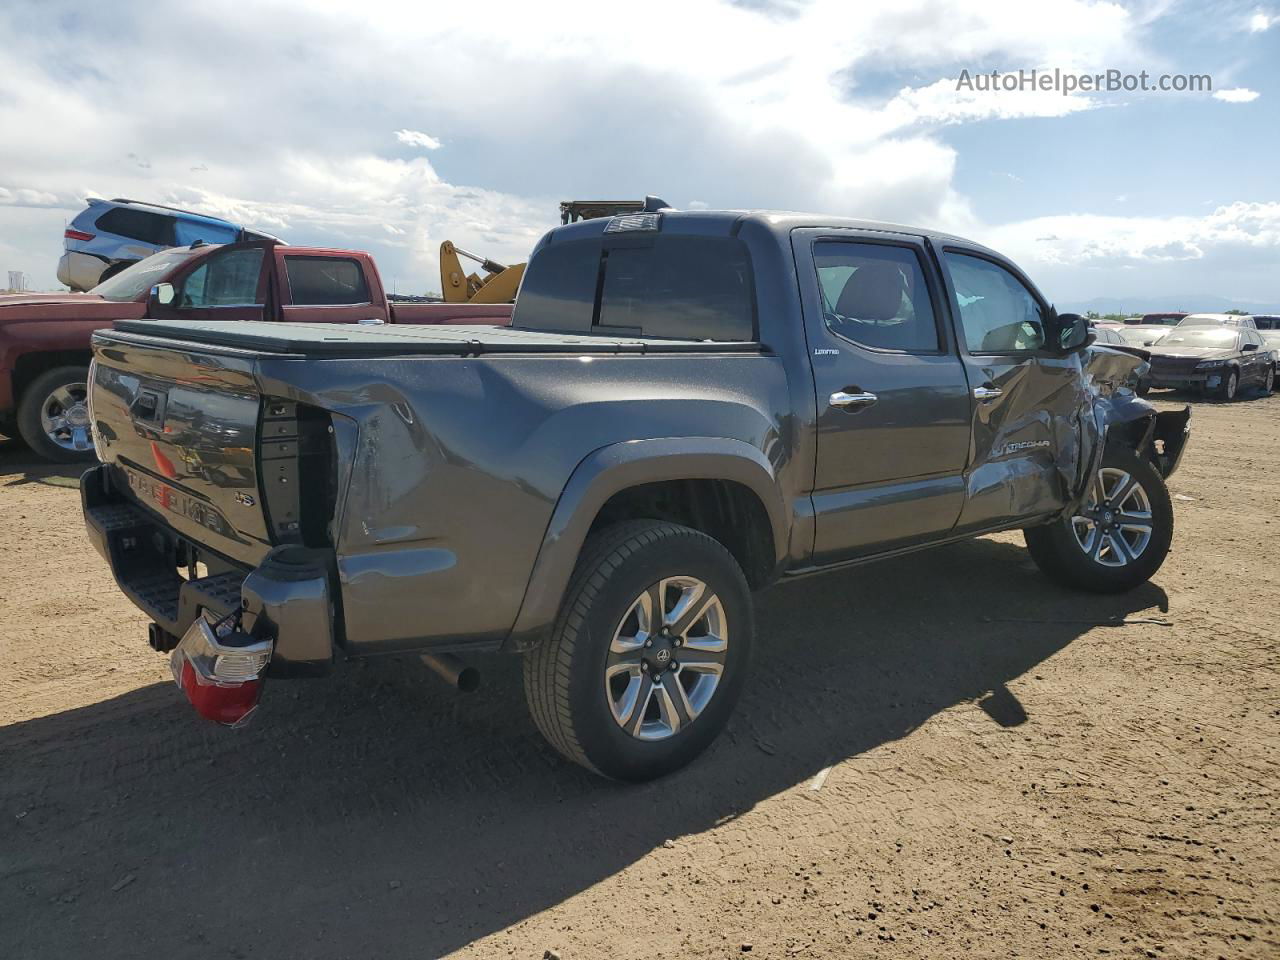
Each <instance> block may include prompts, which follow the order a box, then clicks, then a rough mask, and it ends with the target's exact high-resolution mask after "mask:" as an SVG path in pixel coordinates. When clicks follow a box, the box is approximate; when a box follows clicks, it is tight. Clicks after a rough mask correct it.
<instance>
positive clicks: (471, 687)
mask: <svg viewBox="0 0 1280 960" xmlns="http://www.w3.org/2000/svg"><path fill="white" fill-rule="evenodd" d="M419 658H420V659H421V660H422V662H423V663H425V664H426V665H427V666H428V667H430V668H431V669H432V670H434V671H435V672H436V673H438V674H439V675H440V678H441V679H442V680H444V682H445V683H447V684H449V685H450V686H451V687H456V688H457V689H458V690H459V691H460V692H462V693H474V692H475V691H476V690H479V689H480V671H479V670H477V669H476V668H475V667H473V666H470V665H469V664H466V663H463V662H462V661H461V660H459V659H458V658H457V657H455V656H454V655H453V654H451V653H424V654H421V655H420V657H419Z"/></svg>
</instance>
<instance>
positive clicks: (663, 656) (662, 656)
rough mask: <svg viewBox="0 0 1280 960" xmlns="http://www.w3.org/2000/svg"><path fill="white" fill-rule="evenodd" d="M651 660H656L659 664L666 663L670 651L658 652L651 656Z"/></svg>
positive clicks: (669, 656)
mask: <svg viewBox="0 0 1280 960" xmlns="http://www.w3.org/2000/svg"><path fill="white" fill-rule="evenodd" d="M653 658H654V659H655V660H657V661H658V662H659V663H666V662H667V661H668V660H670V659H671V651H670V650H665V649H664V650H659V651H658V652H657V653H655V654H654V655H653Z"/></svg>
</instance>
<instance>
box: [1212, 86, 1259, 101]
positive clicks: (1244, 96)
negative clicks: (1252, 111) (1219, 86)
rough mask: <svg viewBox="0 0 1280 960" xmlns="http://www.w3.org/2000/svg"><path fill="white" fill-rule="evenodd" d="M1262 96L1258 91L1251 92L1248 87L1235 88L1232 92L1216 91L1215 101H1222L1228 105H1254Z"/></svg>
mask: <svg viewBox="0 0 1280 960" xmlns="http://www.w3.org/2000/svg"><path fill="white" fill-rule="evenodd" d="M1259 96H1261V94H1259V93H1258V91H1257V90H1250V89H1249V88H1248V87H1233V88H1232V89H1230V90H1215V91H1214V92H1213V99H1215V100H1222V101H1224V102H1226V103H1252V102H1253V101H1254V100H1257V99H1258V97H1259Z"/></svg>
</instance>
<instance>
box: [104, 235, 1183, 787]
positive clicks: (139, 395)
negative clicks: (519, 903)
mask: <svg viewBox="0 0 1280 960" xmlns="http://www.w3.org/2000/svg"><path fill="white" fill-rule="evenodd" d="M94 358H95V359H94V368H93V372H92V375H91V384H90V401H91V406H92V422H93V436H94V441H95V443H96V445H97V450H98V454H99V457H100V459H101V461H102V463H101V465H100V466H98V467H95V468H94V469H92V470H91V471H89V472H88V473H87V474H86V475H85V477H84V480H83V482H82V487H81V489H82V497H83V506H84V515H85V520H86V524H87V528H88V532H89V536H90V538H91V540H92V541H93V543H94V545H95V547H96V548H97V550H98V551H99V552H100V553H101V555H102V556H103V558H104V559H105V560H106V561H107V562H108V563H109V564H110V566H111V569H112V571H113V574H114V577H115V579H116V581H117V582H118V584H119V585H120V588H121V589H122V590H123V591H124V592H125V593H126V594H127V595H128V596H129V597H130V598H131V599H132V600H133V601H134V603H136V604H137V605H138V606H139V607H140V608H141V609H142V610H144V611H146V613H147V615H148V616H149V617H150V618H151V620H152V621H153V624H152V627H151V631H150V641H151V645H152V646H153V647H155V648H156V649H158V650H162V651H168V652H169V653H170V658H171V660H170V662H171V665H172V667H173V673H174V677H175V680H176V681H177V683H178V684H179V686H180V687H181V688H182V689H183V690H184V691H185V692H186V694H187V696H188V698H189V699H190V700H191V702H192V703H193V704H194V705H195V706H196V708H197V710H198V711H199V712H200V713H202V714H203V715H205V716H207V717H211V718H213V719H216V720H218V721H220V722H223V723H229V724H234V723H238V722H242V721H243V720H244V719H245V717H247V716H248V715H249V714H250V712H251V711H252V709H253V708H254V706H255V704H256V703H257V702H258V698H259V697H260V696H261V694H262V690H263V686H264V684H266V683H269V682H270V683H274V682H275V681H274V679H269V678H285V677H303V676H317V675H322V674H325V673H327V672H328V671H329V670H330V669H331V668H332V666H333V665H334V664H335V663H336V662H340V661H342V660H346V659H351V658H359V657H366V656H372V655H378V654H388V653H400V654H409V653H412V654H415V655H421V656H423V659H424V660H425V661H426V662H427V663H428V664H430V665H432V666H433V667H435V668H436V669H437V670H438V671H439V672H441V673H442V674H445V675H446V676H449V677H452V678H453V679H455V681H459V682H461V681H462V680H463V678H465V677H466V676H468V673H469V670H468V669H467V668H466V667H465V664H466V660H465V659H464V658H465V657H466V656H467V655H468V654H470V653H473V652H478V651H486V652H489V651H511V652H516V653H519V654H521V655H522V656H523V658H524V675H525V691H526V696H527V700H528V704H529V707H530V710H531V712H532V714H533V717H534V720H535V722H536V723H537V726H538V727H539V728H540V729H541V731H542V732H543V734H544V735H545V736H546V737H547V739H548V741H549V742H550V743H551V744H552V745H553V746H554V747H555V749H557V750H558V751H560V752H561V753H562V754H563V755H564V756H566V757H567V758H569V759H571V760H573V761H576V762H578V763H580V764H582V765H584V766H586V767H588V768H590V769H592V770H594V771H597V772H599V773H601V774H604V775H607V776H610V777H615V778H619V779H624V780H641V779H645V778H649V777H654V776H657V775H660V774H662V773H665V772H667V771H670V770H673V769H675V768H676V767H679V766H680V765H681V764H684V763H686V762H688V761H689V760H690V759H691V758H692V757H694V756H695V755H696V754H697V753H698V752H699V751H700V750H702V749H703V748H704V747H705V746H706V745H707V744H708V743H709V742H710V741H711V740H712V739H713V738H714V737H715V736H716V734H717V733H718V732H719V731H720V729H721V728H722V727H723V726H724V724H725V722H726V719H727V718H728V716H729V713H730V711H731V710H732V709H733V705H734V702H735V700H736V699H737V697H738V694H739V691H740V689H741V686H742V683H743V678H744V675H745V671H746V668H747V662H748V659H749V654H750V651H751V647H752V643H753V632H754V626H753V621H752V607H751V601H750V591H752V590H757V589H761V588H764V587H767V586H768V585H770V584H772V583H775V582H777V581H778V580H780V579H788V578H793V577H801V576H808V575H812V574H817V573H820V572H825V571H830V570H838V569H844V568H847V567H849V566H851V565H854V564H861V563H866V562H870V561H873V560H876V559H878V558H882V557H889V556H898V555H901V554H903V553H906V552H909V551H914V550H918V549H921V548H925V547H929V546H933V545H936V544H941V543H947V542H951V541H954V540H958V539H964V538H968V537H975V536H980V535H983V534H987V533H991V532H995V531H1001V530H1010V529H1022V530H1025V537H1026V542H1027V545H1028V547H1029V549H1030V553H1031V556H1032V557H1033V559H1034V560H1035V561H1036V563H1037V564H1038V565H1039V566H1040V568H1041V569H1042V570H1043V571H1044V572H1045V573H1046V574H1047V575H1048V576H1049V577H1050V578H1052V579H1054V580H1057V581H1060V582H1063V583H1066V584H1069V585H1071V586H1073V587H1076V588H1080V589H1083V590H1088V591H1117V590H1126V589H1130V588H1133V587H1135V586H1137V585H1138V584H1141V583H1143V582H1144V581H1146V580H1147V579H1148V578H1149V577H1151V576H1152V575H1153V574H1154V573H1155V572H1156V570H1157V569H1158V568H1159V567H1160V565H1161V563H1162V562H1163V560H1164V558H1165V555H1166V553H1167V551H1168V549H1169V545H1170V538H1171V535H1172V529H1173V512H1172V506H1171V504H1170V498H1169V494H1168V492H1167V490H1166V487H1165V478H1166V477H1167V476H1169V474H1171V473H1172V472H1173V471H1174V470H1175V468H1176V467H1177V465H1178V461H1179V458H1180V456H1181V454H1182V451H1183V449H1184V446H1185V442H1186V438H1187V435H1188V426H1189V417H1190V411H1189V410H1188V409H1182V410H1171V411H1165V412H1157V411H1156V410H1155V409H1153V408H1152V407H1151V405H1149V404H1148V403H1146V402H1145V401H1143V400H1141V399H1139V398H1138V397H1137V396H1136V395H1135V394H1134V392H1133V386H1134V384H1135V382H1136V379H1137V377H1138V375H1139V374H1140V373H1141V372H1142V370H1143V367H1144V363H1143V361H1142V359H1141V358H1139V357H1135V356H1132V355H1130V354H1125V353H1120V352H1117V351H1113V350H1109V349H1106V348H1104V347H1098V346H1095V345H1092V343H1091V337H1090V334H1089V330H1088V324H1087V322H1086V321H1085V319H1084V318H1082V317H1079V316H1075V315H1066V314H1064V315H1058V314H1057V313H1056V312H1055V311H1054V309H1053V308H1052V307H1051V306H1050V304H1049V303H1048V302H1047V301H1046V300H1045V298H1044V297H1043V296H1042V295H1041V293H1040V292H1039V291H1038V290H1037V289H1036V287H1035V286H1034V285H1033V284H1032V282H1031V281H1030V280H1029V279H1028V278H1027V277H1026V276H1025V275H1024V274H1023V273H1022V271H1020V270H1019V269H1018V268H1017V267H1016V266H1015V265H1014V264H1012V263H1011V262H1009V261H1008V260H1007V259H1005V258H1003V257H1002V256H1000V255H999V254H997V253H996V252H994V251H992V250H989V249H986V248H984V247H982V246H979V245H977V244H974V243H970V242H968V241H965V240H963V239H960V238H958V237H954V236H947V235H943V234H937V233H931V232H927V231H923V230H918V229H913V228H910V227H901V226H893V225H888V224H881V223H871V222H864V221H857V220H845V219H839V218H826V217H812V216H799V215H792V214H771V213H742V212H704V211H696V212H677V211H672V210H659V211H648V212H639V213H634V214H630V215H621V216H614V217H611V218H608V219H597V220H587V221H583V222H579V223H574V224H570V225H566V226H562V227H559V228H557V229H555V230H553V231H551V232H550V233H549V234H547V235H546V236H545V237H544V238H543V239H542V240H541V241H540V242H539V244H538V246H537V247H536V249H535V251H534V253H533V256H532V259H531V261H530V263H529V266H528V269H527V272H526V273H525V276H524V279H523V283H522V286H521V289H520V293H519V296H518V298H517V300H516V307H515V313H514V317H513V322H512V324H511V326H510V327H509V328H506V329H502V328H495V327H480V326H450V327H435V328H429V327H421V326H383V327H364V326H356V327H351V328H347V329H344V330H343V331H342V333H341V334H340V335H338V336H335V335H334V333H333V330H332V328H325V327H322V326H319V325H315V324H306V323H303V324H283V323H244V324H236V325H227V324H214V323H209V322H205V321H192V322H169V321H161V322H138V321H124V322H120V323H117V324H116V325H115V329H113V330H111V331H101V332H99V333H97V334H96V335H95V337H94ZM969 573H970V575H981V571H970V572H969Z"/></svg>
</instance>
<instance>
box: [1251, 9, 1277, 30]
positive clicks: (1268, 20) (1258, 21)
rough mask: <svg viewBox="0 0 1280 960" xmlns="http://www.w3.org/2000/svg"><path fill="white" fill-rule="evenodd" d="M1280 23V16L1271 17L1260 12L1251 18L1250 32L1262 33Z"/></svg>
mask: <svg viewBox="0 0 1280 960" xmlns="http://www.w3.org/2000/svg"><path fill="white" fill-rule="evenodd" d="M1277 23H1280V16H1271V15H1269V14H1266V13H1264V12H1263V11H1261V10H1259V11H1258V12H1257V13H1255V14H1254V15H1253V16H1251V17H1250V18H1249V32H1250V33H1262V32H1263V31H1265V30H1269V29H1271V28H1272V27H1274V26H1275V25H1276V24H1277Z"/></svg>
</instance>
